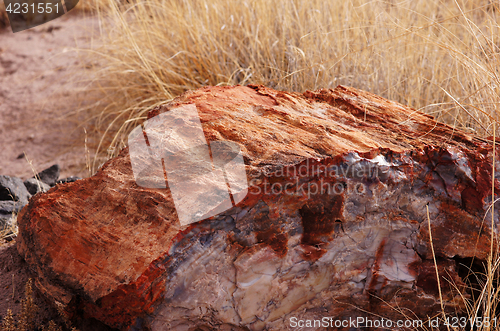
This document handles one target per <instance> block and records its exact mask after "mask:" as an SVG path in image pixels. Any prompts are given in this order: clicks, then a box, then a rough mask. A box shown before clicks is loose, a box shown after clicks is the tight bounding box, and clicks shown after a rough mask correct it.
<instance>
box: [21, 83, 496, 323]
mask: <svg viewBox="0 0 500 331" xmlns="http://www.w3.org/2000/svg"><path fill="white" fill-rule="evenodd" d="M183 104H195V105H196V107H197V110H198V113H199V116H200V119H201V122H202V125H203V130H204V132H205V136H206V138H207V140H209V141H214V140H229V141H234V142H236V143H238V144H239V146H240V148H241V150H242V153H243V157H244V160H245V164H246V168H247V174H248V176H249V179H250V175H251V174H256V173H257V174H260V175H256V177H255V178H257V179H259V180H262V182H260V183H261V184H258V185H264V182H265V181H268V182H269V183H271V184H272V183H277V182H279V181H285V180H292V177H293V176H294V174H295V171H299V170H298V167H299V165H301V164H303V163H304V162H305V161H308V160H310V161H312V163H314V162H316V163H317V164H325V165H328V166H330V165H336V164H339V163H341V162H344V161H343V158H344V156H345V155H347V154H348V153H349V152H356V153H357V154H358V155H360V156H361V157H365V158H368V159H373V158H375V157H377V156H379V155H383V156H384V157H386V158H387V159H388V160H389V159H391V158H394V159H397V160H399V161H401V160H404V159H405V158H410V157H411V158H413V160H414V162H415V164H417V165H418V166H420V164H423V165H424V167H425V166H429V167H431V166H436V167H437V168H436V171H435V172H436V173H437V174H439V171H440V170H439V167H438V166H439V165H441V166H447V165H449V164H451V165H455V163H454V162H455V161H454V157H455V156H456V155H465V156H466V158H467V161H468V162H469V164H470V169H471V173H470V174H466V175H463V176H462V177H463V178H465V179H463V178H462V177H460V178H462V179H460V180H459V181H458V182H457V184H456V185H454V186H450V185H451V184H449V183H448V184H447V183H446V182H445V181H444V180H441V179H442V178H440V177H439V176H438V175H435V176H432V174H433V171H434V170H430V171H428V173H429V174H430V175H429V176H427V177H425V178H422V179H421V184H420V185H422V186H424V187H425V186H426V185H427V186H429V187H432V189H430V188H429V189H427V192H438V193H439V192H440V191H439V190H442V192H443V193H442V196H446V194H449V195H450V196H453V197H454V198H455V200H454V201H459V200H460V199H462V206H460V205H459V204H458V203H455V202H453V203H449V202H447V201H445V200H443V201H442V203H441V204H440V207H439V208H441V209H440V210H438V212H439V213H440V214H438V215H439V216H440V217H441V218H440V219H438V220H437V221H436V222H434V223H433V225H432V229H433V231H434V233H433V237H434V238H436V239H435V241H434V243H435V244H436V251H437V252H438V253H439V254H442V255H446V254H452V255H454V254H457V255H458V254H464V255H467V254H469V255H467V256H473V255H474V254H475V255H476V256H478V257H484V256H485V255H484V254H485V253H484V252H486V251H487V249H488V247H489V242H488V240H487V236H488V234H487V231H486V230H485V229H487V228H488V226H485V227H483V232H484V235H483V234H478V236H477V237H476V238H473V239H474V241H475V242H478V244H477V245H476V246H475V247H466V246H464V244H463V243H465V242H467V241H466V240H464V238H466V237H467V234H468V231H469V230H468V229H470V231H472V232H473V233H476V232H477V231H479V230H478V229H479V228H480V227H481V225H480V223H479V222H481V216H482V215H481V213H482V211H483V208H484V204H485V202H484V201H485V200H484V199H485V198H486V197H487V196H488V195H490V196H491V191H490V190H491V184H489V179H488V176H490V178H491V164H490V163H491V159H490V157H489V155H488V153H490V152H491V143H490V142H488V141H486V140H483V139H480V138H478V137H474V136H471V135H468V134H466V133H464V132H462V131H460V130H456V129H453V128H451V127H449V126H447V125H445V124H442V123H438V122H437V121H436V120H435V119H434V118H433V117H431V116H429V115H426V114H423V113H420V112H418V111H416V110H414V109H412V108H409V107H406V106H403V105H400V104H398V103H395V102H391V101H388V100H385V99H383V98H381V97H378V96H376V95H374V94H371V93H369V92H364V91H360V90H357V89H354V88H349V87H344V86H339V87H337V88H336V89H333V90H332V89H329V90H318V91H314V92H311V91H307V92H305V93H303V94H300V93H292V92H281V91H276V90H273V89H270V88H266V87H264V86H253V85H250V86H232V87H206V88H202V89H199V90H196V91H190V92H187V93H185V94H183V95H182V96H180V97H178V98H176V99H174V100H173V101H171V102H169V103H167V104H165V105H162V106H160V107H157V108H155V109H153V110H152V111H151V112H150V114H149V116H148V118H152V117H154V116H156V115H158V114H160V113H162V112H166V111H169V110H170V109H174V108H175V107H177V106H179V105H183ZM440 153H441V154H440ZM435 160H438V161H439V160H441V161H439V162H440V163H439V162H438V163H439V164H432V162H434V161H435ZM401 164H403V165H402V166H401V167H400V168H399V169H398V170H400V171H401V172H404V174H405V176H406V177H407V178H408V179H407V180H408V182H411V181H412V180H413V176H418V174H419V173H421V172H423V171H421V169H413V164H414V163H411V162H408V163H404V162H402V161H401ZM280 168H286V169H288V171H290V174H291V175H290V177H289V178H288V177H287V178H284V177H279V178H274V177H272V176H270V177H266V178H264V176H263V175H262V174H265V173H267V172H269V171H273V170H275V169H280ZM443 171H444V170H443ZM314 176H316V175H314ZM314 176H313V177H314ZM318 176H319V175H318ZM467 176H468V177H467ZM406 177H405V178H406ZM317 178H319V177H314V178H312V179H309V180H311V181H315V180H317ZM467 178H470V179H467ZM329 180H330V181H331V182H332V183H335V180H334V179H329ZM387 183H389V184H390V180H388V181H387ZM372 184H373V185H374V186H373V187H376V184H377V183H376V182H373V183H372ZM389 184H388V185H389ZM258 185H257V186H254V187H251V188H250V193H252V192H255V191H256V190H257V189H259V188H260V187H259V186H258ZM408 185H410V184H408ZM446 185H448V186H446ZM497 186H498V185H497ZM250 193H249V194H248V196H247V197H246V198H245V199H244V200H243V202H242V203H240V204H239V207H241V208H245V207H252V206H255V205H256V204H257V203H261V204H262V205H264V204H265V205H267V206H269V209H262V210H260V212H256V213H255V217H254V218H253V219H252V220H251V223H250V226H253V230H252V231H253V235H254V236H255V243H253V244H252V245H253V246H252V245H250V246H249V247H244V246H245V245H246V244H245V243H244V242H236V241H235V242H231V240H233V239H228V242H229V244H228V245H230V246H231V247H230V248H228V252H229V251H230V252H232V253H231V254H233V253H234V255H235V256H236V255H237V254H239V252H241V251H243V250H244V249H247V251H245V254H249V256H251V254H250V253H252V252H253V251H256V252H258V251H261V252H266V254H264V255H263V256H266V257H267V256H271V257H272V259H271V258H270V261H271V262H273V261H274V260H275V259H276V260H277V261H278V259H281V258H283V257H286V256H287V253H288V252H289V250H290V245H289V243H290V234H289V233H288V232H287V231H286V230H283V229H287V226H288V224H287V223H286V221H285V220H284V219H285V218H283V217H281V212H282V211H286V212H290V211H293V212H295V211H296V213H295V214H293V215H295V216H296V217H297V218H298V217H300V218H301V221H300V227H301V229H302V230H301V231H302V232H301V233H300V232H299V234H301V239H299V240H298V241H296V245H297V246H300V247H301V249H302V254H299V255H297V256H298V257H297V258H302V259H304V260H305V261H307V263H311V264H313V263H315V262H316V261H318V260H319V259H321V258H323V257H324V256H325V255H326V253H327V250H326V248H325V247H327V246H328V244H329V243H331V241H332V240H333V238H334V237H335V236H342V235H343V233H344V222H345V220H344V218H343V216H342V215H345V213H344V214H342V212H341V210H344V208H346V206H345V204H344V200H345V198H346V196H345V195H339V196H337V197H324V199H323V198H321V199H319V198H314V199H311V200H310V202H309V201H308V202H307V203H306V201H305V200H304V198H303V197H297V198H296V197H294V196H273V195H265V194H264V193H253V194H250ZM438 193H436V196H438V195H437V194H438ZM322 199H323V200H322ZM440 199H441V197H437V198H435V201H438V202H439V200H440ZM443 199H445V198H443ZM446 199H448V198H446ZM460 208H462V209H460ZM363 221H364V220H363V218H362V217H361V218H360V220H359V224H362V223H363ZM420 221H421V220H420ZM433 221H434V220H433ZM203 222H204V221H202V222H201V223H202V224H201V225H200V226H199V225H198V224H192V225H190V226H189V227H184V228H182V227H181V226H180V224H179V222H178V219H177V214H176V211H175V206H174V203H173V200H172V197H171V195H170V191H169V190H168V189H166V190H165V189H163V190H161V189H148V188H143V187H139V186H138V185H137V184H136V183H135V180H134V176H133V174H132V170H131V164H130V157H129V153H128V148H125V149H123V150H122V151H121V153H120V154H119V156H118V157H116V158H114V159H112V160H110V161H108V162H107V163H106V164H104V165H103V166H102V168H101V169H100V170H99V171H98V172H97V173H96V174H95V175H94V176H92V177H91V178H87V179H84V180H82V181H77V182H74V183H69V184H65V185H57V186H56V187H54V188H52V189H51V190H50V191H49V192H47V193H45V194H39V195H36V196H35V197H33V198H32V199H31V201H30V203H29V205H28V206H27V207H25V208H24V209H23V210H22V212H21V213H20V215H19V216H18V223H19V237H18V241H17V247H18V250H19V252H20V253H21V255H22V256H23V257H24V258H25V259H26V261H27V262H28V264H29V265H30V267H31V268H32V270H33V271H34V272H35V273H36V275H37V276H38V277H37V280H36V281H37V285H38V287H39V288H40V289H42V291H43V292H44V293H45V295H47V296H48V297H49V298H52V299H53V300H55V301H58V302H60V303H62V304H63V307H65V309H66V311H67V312H68V313H69V314H70V315H71V314H76V312H77V311H78V310H83V311H84V314H85V315H86V316H91V317H95V318H98V319H100V320H101V321H103V322H105V323H107V324H108V325H111V326H114V327H118V328H121V329H127V328H128V327H130V325H131V324H132V323H134V321H136V318H137V317H140V316H144V314H146V313H147V314H152V313H153V311H154V309H155V307H156V305H157V304H158V302H159V301H161V300H162V297H163V295H164V293H163V291H164V290H165V282H167V276H169V271H168V270H167V269H165V267H164V265H166V262H165V261H166V260H168V259H169V258H170V257H169V256H170V254H171V252H170V250H171V248H172V247H174V245H175V243H176V242H179V241H180V240H181V239H182V238H185V237H188V236H189V235H190V234H191V232H193V231H201V232H196V233H202V232H203V231H208V232H207V233H208V234H210V228H208V230H207V229H205V228H204V229H201V228H202V227H203V226H204V225H203V224H204V223H203ZM356 222H358V221H356ZM356 222H352V226H353V227H355V226H358V225H359V224H358V223H356ZM394 222H400V223H402V222H405V220H404V219H402V220H399V219H398V218H397V217H394ZM415 222H416V221H414V220H411V219H409V220H408V224H411V226H415ZM460 222H462V223H460ZM463 222H465V223H463ZM459 224H466V228H464V227H463V226H460V225H459ZM425 228H426V227H423V228H422V229H423V230H422V231H420V233H418V238H419V240H421V241H422V242H424V243H425V242H426V240H427V238H428V236H427V235H428V234H427V233H426V230H425ZM200 229H201V230H200ZM361 229H362V228H361ZM243 230H245V229H243ZM243 230H242V231H243ZM203 233H204V232H203ZM353 234H356V231H355V232H354V233H353ZM230 236H236V235H235V234H234V233H233V234H232V235H229V234H228V237H230ZM426 236H427V237H426ZM342 238H343V237H342ZM397 238H399V237H397ZM439 238H442V240H439ZM207 240H208V239H207ZM234 240H236V239H234ZM398 240H399V239H398ZM345 242H349V243H350V241H348V240H347V239H346V241H345ZM469 242H470V240H469ZM384 244H385V241H384V243H383V244H382V245H381V246H380V249H379V251H378V253H377V259H376V264H375V269H374V270H373V271H374V272H373V273H374V276H373V278H372V279H371V282H369V285H370V288H369V289H368V292H370V291H374V292H376V291H378V290H379V287H380V286H381V285H380V282H381V281H383V282H386V281H388V280H387V279H388V278H383V277H378V276H377V275H378V273H379V270H378V269H377V268H379V269H380V264H379V263H380V261H379V260H380V259H382V258H385V256H384V255H383V254H385V253H384ZM422 246H425V245H422ZM391 247H392V246H391ZM393 247H399V246H397V245H395V246H393ZM269 248H271V250H269ZM424 248H425V247H424ZM408 249H411V248H410V247H408ZM228 254H229V253H228ZM422 254H423V255H425V252H423V253H422ZM426 258H428V257H426ZM412 259H413V255H411V256H410V257H409V258H408V263H409V268H408V269H409V270H408V273H409V275H408V276H407V277H416V275H415V274H416V273H417V272H420V271H422V270H423V271H422V275H421V276H420V278H418V279H419V281H418V283H417V285H419V284H422V286H423V287H424V290H426V289H427V288H425V286H426V285H425V284H426V282H425V280H426V279H430V278H432V275H431V274H432V270H431V269H429V268H428V267H427V266H426V265H424V266H423V267H421V268H419V266H418V264H419V260H418V259H417V260H416V261H413V260H412ZM346 261H348V260H346ZM271 262H269V263H270V265H271ZM273 263H274V262H273ZM352 263H353V265H354V264H355V263H358V262H356V261H354V262H352ZM367 263H368V262H367V261H360V262H359V263H358V264H359V266H358V268H360V269H361V268H366V265H367ZM384 263H386V262H384ZM245 266H246V265H245ZM390 266H391V265H390V264H388V263H386V264H385V265H384V268H385V269H384V275H386V276H387V277H396V276H397V277H400V276H401V275H400V274H397V273H396V271H393V270H392V269H390ZM333 267H335V268H337V269H335V270H336V271H335V272H336V273H335V277H339V278H338V279H339V282H340V283H346V281H343V280H342V279H341V278H340V277H343V275H344V276H345V277H347V278H346V280H349V279H350V278H348V277H351V276H350V275H355V274H356V270H344V269H342V266H332V268H333ZM241 270H246V269H244V268H243V267H242V269H241ZM266 270H267V269H266ZM269 270H271V271H266V272H274V271H273V270H274V269H272V268H269ZM419 270H420V271H419ZM450 270H451V267H450ZM320 271H321V272H323V271H324V270H320ZM320 271H317V273H318V274H319V275H320V276H321V273H320ZM326 271H328V270H326ZM326 271H325V272H326ZM424 271H425V272H424ZM393 273H396V276H393ZM228 274H229V272H228ZM424 274H425V275H424ZM325 275H326V274H325ZM194 276H197V275H193V277H194ZM320 276H318V279H320V280H321V281H320V282H319V283H312V284H313V285H311V288H317V290H318V291H320V290H322V289H324V288H326V287H325V286H327V285H328V283H327V282H328V281H329V279H330V278H328V277H327V276H324V277H325V279H322V278H321V277H320ZM386 276H384V277H386ZM352 277H354V276H352ZM382 278H383V279H382ZM242 283H245V282H242ZM325 284H326V285H325ZM384 284H385V283H384ZM298 285H299V284H298ZM298 285H297V286H298ZM240 286H243V285H241V284H240ZM245 286H251V284H250V285H245ZM242 288H243V287H242ZM427 290H429V291H434V288H433V287H432V286H431V287H430V288H429V289H427ZM241 291H243V290H241ZM333 291H335V290H333ZM411 291H412V290H411V287H410V288H409V289H405V290H403V291H402V292H401V293H405V294H404V297H402V298H403V299H404V300H407V301H405V302H408V303H411V302H412V301H414V300H415V297H414V296H413V292H411ZM221 292H223V291H221ZM241 293H243V292H241ZM291 293H292V294H289V295H290V296H291V297H293V295H297V296H298V297H304V296H303V295H302V294H294V293H293V292H291ZM377 293H378V292H377ZM245 295H247V294H245ZM348 297H349V296H348V295H346V298H348ZM309 299H312V298H307V300H309ZM337 299H338V298H337ZM403 299H401V300H403ZM245 300H247V299H246V297H245V296H244V295H243V294H241V302H242V303H243V304H242V305H243V306H244V304H246V303H247V301H245ZM307 300H306V301H307ZM283 307H285V308H287V306H286V305H284V306H283ZM339 307H341V306H339ZM346 307H347V306H346ZM285 308H283V309H285ZM287 309H288V308H287ZM301 309H302V308H301ZM332 309H333V308H332ZM305 310H306V308H304V311H305ZM259 312H260V311H259ZM331 313H332V314H333V313H334V311H333V310H332V311H331ZM339 314H340V313H339ZM224 316H225V315H224ZM325 316H326V315H325ZM328 316H334V315H328ZM339 316H340V315H339ZM228 318H229V317H228ZM248 319H249V321H253V320H251V316H250V317H248Z"/></svg>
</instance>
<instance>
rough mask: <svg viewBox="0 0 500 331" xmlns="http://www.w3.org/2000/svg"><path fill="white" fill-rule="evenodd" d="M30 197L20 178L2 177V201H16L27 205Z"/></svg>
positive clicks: (0, 193) (0, 182) (0, 199)
mask: <svg viewBox="0 0 500 331" xmlns="http://www.w3.org/2000/svg"><path fill="white" fill-rule="evenodd" d="M30 197H31V194H30V193H29V192H28V190H27V189H26V187H25V186H24V184H23V181H22V180H21V179H20V178H17V177H10V176H0V201H16V202H20V203H22V204H23V205H25V204H26V203H28V199H29V198H30Z"/></svg>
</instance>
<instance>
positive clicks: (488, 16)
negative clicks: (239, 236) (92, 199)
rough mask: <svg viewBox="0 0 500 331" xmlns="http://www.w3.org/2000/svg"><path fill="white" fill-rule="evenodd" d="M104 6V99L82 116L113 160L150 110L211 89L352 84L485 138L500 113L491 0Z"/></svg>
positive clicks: (152, 0)
mask: <svg viewBox="0 0 500 331" xmlns="http://www.w3.org/2000/svg"><path fill="white" fill-rule="evenodd" d="M100 6H101V7H100V8H98V13H99V15H101V17H102V18H103V19H102V21H101V31H102V34H103V35H102V38H103V42H102V46H100V47H95V48H92V49H90V50H87V52H84V56H85V59H87V62H86V64H85V65H86V68H87V69H86V70H87V72H90V73H91V74H92V77H93V81H92V82H90V83H89V85H88V86H87V88H86V89H85V96H86V98H88V96H89V95H90V94H92V92H95V93H96V94H94V95H95V96H96V98H95V102H94V103H92V104H90V105H89V106H88V107H82V108H81V109H79V113H80V115H82V114H83V120H84V121H86V125H87V127H88V128H90V126H92V128H94V129H95V132H89V134H90V135H91V136H93V137H98V138H99V141H97V142H95V143H97V144H98V145H99V148H98V154H99V155H101V156H102V155H104V154H108V155H107V156H113V155H115V154H116V152H117V150H118V149H119V148H120V147H122V146H123V145H124V141H125V140H126V139H125V137H126V134H127V133H128V132H129V131H130V130H131V128H133V127H134V126H136V125H137V121H141V120H143V119H144V116H145V114H146V112H147V110H149V109H151V107H153V106H154V105H156V104H159V103H163V102H165V101H166V100H168V99H171V98H173V97H175V96H177V95H179V94H180V93H182V92H184V91H186V90H189V89H195V88H198V87H200V86H205V85H226V84H228V85H232V84H248V83H257V84H264V85H267V86H271V87H274V88H276V89H283V90H290V91H305V90H307V89H318V88H334V87H335V86H337V85H338V84H345V85H350V86H354V87H357V88H360V89H364V90H368V91H371V92H374V93H376V94H379V95H381V96H384V97H386V98H388V99H391V100H396V101H399V102H401V103H404V104H409V105H411V106H412V107H414V108H417V109H421V110H423V111H426V112H428V113H431V114H433V115H435V116H436V117H437V118H438V119H439V120H441V121H445V122H448V123H450V124H452V125H455V126H457V127H461V128H465V129H467V130H469V131H472V132H477V133H478V134H481V135H491V128H490V125H491V121H492V118H497V115H496V113H497V108H498V104H499V90H498V86H499V84H500V79H499V68H500V48H499V47H500V26H499V24H498V22H499V21H500V17H499V16H500V8H499V7H498V3H497V2H491V1H490V0H474V1H465V0H457V1H455V0H442V1H437V0H405V1H396V0H387V1H377V0H372V1H369V0H368V1H367V0H364V1H361V0H352V1H341V0H331V1H324V0H321V1H320V0H311V1H290V0H272V1H271V0H255V1H230V0H215V1H214V0H212V1H208V0H199V1H194V0H169V1H166V0H149V1H134V0H131V1H130V2H127V3H125V4H123V3H122V4H119V3H118V2H116V1H113V0H111V1H110V0H107V1H104V2H101V4H100ZM89 69H90V71H89ZM80 119H82V118H81V117H80ZM95 133H97V135H96V134H95ZM94 168H95V164H94ZM94 170H95V169H94Z"/></svg>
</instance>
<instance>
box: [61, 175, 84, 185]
mask: <svg viewBox="0 0 500 331" xmlns="http://www.w3.org/2000/svg"><path fill="white" fill-rule="evenodd" d="M80 179H82V178H81V177H78V176H71V177H68V178H63V179H59V180H58V181H57V184H65V183H73V182H76V181H77V180H80Z"/></svg>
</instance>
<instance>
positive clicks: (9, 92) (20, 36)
mask: <svg viewBox="0 0 500 331" xmlns="http://www.w3.org/2000/svg"><path fill="white" fill-rule="evenodd" d="M84 16H85V15H84V13H81V12H74V11H72V12H70V13H68V14H66V15H63V16H62V17H59V18H58V19H55V20H53V21H51V22H48V23H46V24H43V25H40V26H38V27H35V28H32V29H29V30H25V31H21V32H18V33H12V31H11V30H10V27H8V28H6V29H3V30H1V31H0V146H1V157H0V174H2V175H10V176H19V177H22V178H23V179H24V178H27V177H31V176H32V172H33V171H32V169H31V166H30V165H29V163H28V162H27V160H26V158H25V157H24V153H26V155H27V157H28V159H29V160H31V161H32V164H33V166H34V168H35V170H36V171H40V170H43V169H45V168H47V167H49V166H51V165H52V164H54V163H59V165H60V166H61V168H62V173H61V177H67V176H71V175H79V176H81V177H84V176H87V175H88V174H87V173H86V172H85V161H84V160H85V157H84V153H85V150H84V147H83V144H82V143H81V142H80V144H75V139H74V137H76V136H77V135H76V133H79V132H78V130H83V129H82V128H79V127H78V126H77V125H76V124H75V123H73V122H74V121H69V120H68V119H66V118H65V116H67V115H68V114H69V113H70V112H71V111H72V110H73V109H74V108H75V106H76V102H77V101H76V100H75V99H77V98H78V97H77V96H76V95H75V93H72V89H75V87H76V86H77V85H76V83H75V80H76V79H75V78H76V76H75V75H76V74H75V68H76V67H77V66H79V65H80V61H81V58H79V56H78V54H77V52H76V50H75V48H76V47H77V46H80V47H82V46H85V45H88V43H89V36H90V35H91V32H92V31H95V29H94V28H93V27H94V26H96V25H95V23H96V20H95V19H92V18H85V17H84ZM86 16H89V15H88V14H87V15H86ZM79 136H80V137H81V134H80V135H79Z"/></svg>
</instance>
